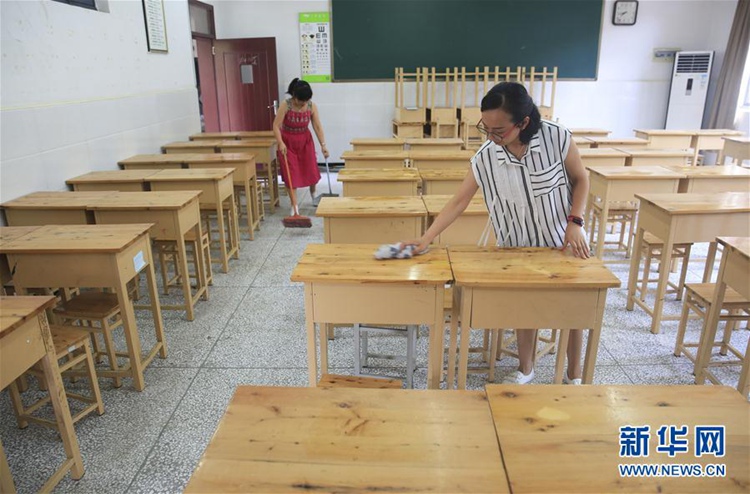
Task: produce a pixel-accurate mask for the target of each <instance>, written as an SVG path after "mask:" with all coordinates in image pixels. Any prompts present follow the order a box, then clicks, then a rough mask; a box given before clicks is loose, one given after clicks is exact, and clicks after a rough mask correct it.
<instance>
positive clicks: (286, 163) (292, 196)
mask: <svg viewBox="0 0 750 494" xmlns="http://www.w3.org/2000/svg"><path fill="white" fill-rule="evenodd" d="M281 154H282V156H284V168H286V179H287V180H289V198H290V199H291V200H292V202H293V203H294V205H295V206H297V207H299V205H298V204H297V192H296V191H295V190H294V184H293V183H292V174H291V173H290V172H289V160H288V159H286V151H285V152H283V153H281Z"/></svg>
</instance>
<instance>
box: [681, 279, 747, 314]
mask: <svg viewBox="0 0 750 494" xmlns="http://www.w3.org/2000/svg"><path fill="white" fill-rule="evenodd" d="M685 288H687V289H688V290H690V291H691V292H693V293H694V294H695V297H696V298H699V299H700V300H701V302H703V303H704V304H710V303H711V301H712V300H713V299H714V293H715V292H716V283H687V284H686V285H685ZM732 306H738V307H732ZM747 306H750V301H749V300H747V299H745V298H743V297H742V295H740V294H739V293H737V292H736V291H735V290H733V289H732V288H731V287H729V286H728V287H727V290H726V292H725V293H724V304H723V307H724V308H726V309H735V308H736V309H742V308H744V307H747Z"/></svg>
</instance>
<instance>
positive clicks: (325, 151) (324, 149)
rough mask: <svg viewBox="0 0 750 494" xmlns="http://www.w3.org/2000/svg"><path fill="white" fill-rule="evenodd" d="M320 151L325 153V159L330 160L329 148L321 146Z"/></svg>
mask: <svg viewBox="0 0 750 494" xmlns="http://www.w3.org/2000/svg"><path fill="white" fill-rule="evenodd" d="M320 150H321V151H323V156H324V157H326V158H328V157H329V156H330V154H329V153H328V148H327V147H325V146H321V147H320Z"/></svg>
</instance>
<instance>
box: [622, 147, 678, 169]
mask: <svg viewBox="0 0 750 494" xmlns="http://www.w3.org/2000/svg"><path fill="white" fill-rule="evenodd" d="M616 149H618V150H619V151H622V152H623V153H625V154H627V155H628V156H627V158H625V166H687V165H688V162H689V160H690V159H691V158H692V156H693V151H692V150H691V149H650V148H647V149H627V148H625V149H622V148H616Z"/></svg>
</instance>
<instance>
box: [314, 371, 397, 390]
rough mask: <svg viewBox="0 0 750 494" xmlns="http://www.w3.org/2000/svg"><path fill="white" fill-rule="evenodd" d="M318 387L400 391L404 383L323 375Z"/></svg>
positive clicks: (392, 380)
mask: <svg viewBox="0 0 750 494" xmlns="http://www.w3.org/2000/svg"><path fill="white" fill-rule="evenodd" d="M318 387H319V388H371V389H401V388H403V387H404V383H403V381H401V380H400V379H387V378H377V377H365V376H341V375H337V374H323V375H322V376H320V381H318Z"/></svg>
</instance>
